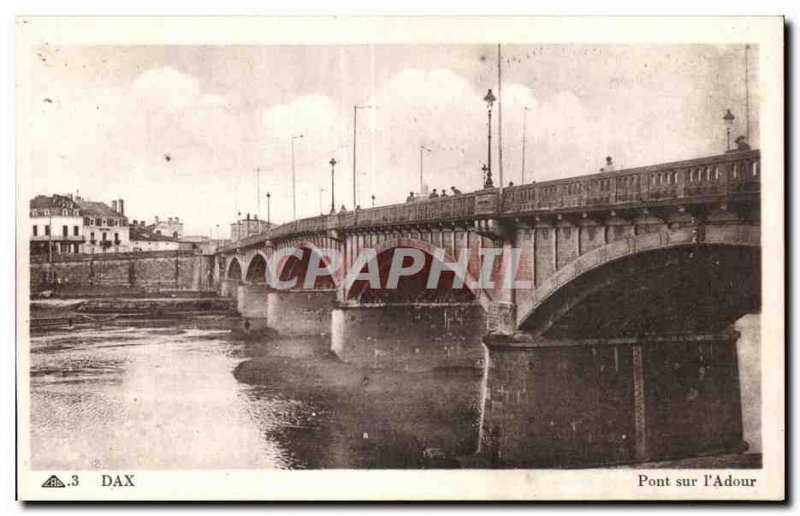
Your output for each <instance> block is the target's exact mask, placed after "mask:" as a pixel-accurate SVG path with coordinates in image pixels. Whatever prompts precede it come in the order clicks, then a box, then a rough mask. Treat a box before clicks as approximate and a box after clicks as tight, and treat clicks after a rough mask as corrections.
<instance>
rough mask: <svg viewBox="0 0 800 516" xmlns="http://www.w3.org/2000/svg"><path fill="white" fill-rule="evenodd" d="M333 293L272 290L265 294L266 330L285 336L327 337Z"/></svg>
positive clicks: (316, 290)
mask: <svg viewBox="0 0 800 516" xmlns="http://www.w3.org/2000/svg"><path fill="white" fill-rule="evenodd" d="M335 301H336V290H334V289H315V290H272V291H270V292H269V294H268V301H267V320H268V321H269V327H270V328H272V329H274V330H277V331H278V332H280V333H285V334H315V335H319V334H323V333H325V334H327V333H330V331H331V312H332V311H333V306H334V303H335Z"/></svg>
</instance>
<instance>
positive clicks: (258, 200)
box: [256, 167, 261, 220]
mask: <svg viewBox="0 0 800 516" xmlns="http://www.w3.org/2000/svg"><path fill="white" fill-rule="evenodd" d="M256 219H258V220H261V170H260V169H259V168H258V167H256Z"/></svg>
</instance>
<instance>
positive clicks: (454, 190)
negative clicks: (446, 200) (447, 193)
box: [450, 186, 461, 195]
mask: <svg viewBox="0 0 800 516" xmlns="http://www.w3.org/2000/svg"><path fill="white" fill-rule="evenodd" d="M450 190H452V191H453V195H461V190H459V189H458V188H456V187H455V186H451V187H450Z"/></svg>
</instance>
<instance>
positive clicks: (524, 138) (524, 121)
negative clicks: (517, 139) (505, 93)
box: [520, 106, 531, 185]
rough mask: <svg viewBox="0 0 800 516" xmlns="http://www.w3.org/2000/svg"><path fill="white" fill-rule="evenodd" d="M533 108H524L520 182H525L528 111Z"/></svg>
mask: <svg viewBox="0 0 800 516" xmlns="http://www.w3.org/2000/svg"><path fill="white" fill-rule="evenodd" d="M530 110H531V108H529V107H528V106H525V107H524V108H522V177H521V178H520V184H523V185H524V184H525V141H526V140H527V137H528V124H527V122H528V111H530Z"/></svg>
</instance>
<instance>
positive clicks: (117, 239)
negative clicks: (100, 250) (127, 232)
mask: <svg viewBox="0 0 800 516" xmlns="http://www.w3.org/2000/svg"><path fill="white" fill-rule="evenodd" d="M114 243H115V244H119V233H114Z"/></svg>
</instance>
